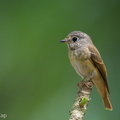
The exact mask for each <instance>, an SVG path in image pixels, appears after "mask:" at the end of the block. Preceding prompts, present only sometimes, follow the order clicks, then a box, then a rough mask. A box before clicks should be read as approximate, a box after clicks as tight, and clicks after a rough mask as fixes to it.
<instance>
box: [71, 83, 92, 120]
mask: <svg viewBox="0 0 120 120" xmlns="http://www.w3.org/2000/svg"><path fill="white" fill-rule="evenodd" d="M77 87H78V93H77V98H76V100H75V102H74V104H73V107H72V111H70V118H69V120H82V119H83V117H84V115H85V112H86V110H87V106H88V103H89V102H90V93H91V91H92V87H93V83H92V82H91V81H81V82H79V83H78V85H77Z"/></svg>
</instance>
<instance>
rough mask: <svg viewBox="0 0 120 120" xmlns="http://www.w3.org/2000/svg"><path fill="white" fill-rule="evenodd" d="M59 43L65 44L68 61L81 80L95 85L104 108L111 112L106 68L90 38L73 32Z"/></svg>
mask: <svg viewBox="0 0 120 120" xmlns="http://www.w3.org/2000/svg"><path fill="white" fill-rule="evenodd" d="M60 42H64V43H67V46H68V54H69V59H70V62H71V64H72V66H73V68H74V69H75V70H76V72H77V73H78V74H79V75H80V76H81V77H82V78H83V80H84V79H87V80H91V81H92V82H93V83H94V84H95V86H96V88H97V90H98V92H99V94H100V95H101V97H102V100H103V102H104V106H105V108H106V109H108V110H112V105H111V103H110V99H109V96H108V95H109V88H108V83H107V71H106V67H105V64H104V63H103V60H102V58H101V55H100V53H99V52H98V50H97V48H96V47H95V46H94V44H93V42H92V40H91V38H90V37H89V36H88V35H87V34H86V33H84V32H81V31H73V32H71V33H70V34H69V35H68V36H67V37H66V38H65V39H64V40H61V41H60Z"/></svg>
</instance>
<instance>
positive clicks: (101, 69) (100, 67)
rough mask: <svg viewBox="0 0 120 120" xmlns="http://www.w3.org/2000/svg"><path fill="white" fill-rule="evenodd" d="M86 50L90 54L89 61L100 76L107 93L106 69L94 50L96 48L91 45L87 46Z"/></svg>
mask: <svg viewBox="0 0 120 120" xmlns="http://www.w3.org/2000/svg"><path fill="white" fill-rule="evenodd" d="M88 49H89V50H90V53H91V55H90V59H91V61H92V63H93V65H94V66H95V67H96V68H97V69H98V71H99V72H100V74H101V76H102V78H103V80H104V82H105V84H106V87H107V90H108V92H109V88H108V83H107V71H106V67H105V65H104V62H103V60H102V58H101V55H100V53H99V52H98V50H97V49H96V47H94V46H93V45H89V46H88Z"/></svg>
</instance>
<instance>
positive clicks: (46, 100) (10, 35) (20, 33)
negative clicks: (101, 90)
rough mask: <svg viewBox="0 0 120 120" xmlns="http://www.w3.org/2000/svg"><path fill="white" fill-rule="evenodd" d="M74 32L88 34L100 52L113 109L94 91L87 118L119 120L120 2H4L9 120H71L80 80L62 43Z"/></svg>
mask: <svg viewBox="0 0 120 120" xmlns="http://www.w3.org/2000/svg"><path fill="white" fill-rule="evenodd" d="M75 30H80V31H83V32H86V33H87V34H89V35H90V36H91V38H92V40H93V42H94V44H95V45H96V47H97V48H98V50H99V51H100V53H101V55H102V57H103V59H104V62H105V64H106V67H107V70H108V83H109V88H110V98H111V102H112V105H113V111H112V112H110V111H106V110H105V109H104V107H103V103H102V100H101V98H100V96H99V94H98V92H97V90H96V88H95V87H94V89H93V91H92V93H91V98H92V101H91V102H90V103H89V106H88V110H87V112H86V115H85V118H84V120H88V119H89V120H93V119H95V120H113V119H114V120H116V119H117V120H118V119H119V118H120V117H119V113H120V103H119V101H120V95H119V92H120V87H119V85H120V80H119V79H120V78H119V74H120V70H119V69H120V68H119V67H120V37H119V36H120V1H119V0H111V1H109V0H50V1H45V0H34V1H33V0H16V1H15V0H1V1H0V113H1V114H7V118H5V119H6V120H56V119H57V120H61V119H62V120H63V119H64V120H68V119H69V111H70V110H71V109H72V105H73V103H74V99H75V98H76V95H77V88H76V85H77V83H78V82H79V81H80V80H81V77H79V76H78V75H77V74H76V72H75V70H74V69H73V68H72V66H71V65H70V63H69V59H68V55H67V46H66V45H65V44H62V43H59V40H61V39H64V38H65V37H66V36H67V35H68V34H69V33H70V32H71V31H75ZM0 119H2V118H0Z"/></svg>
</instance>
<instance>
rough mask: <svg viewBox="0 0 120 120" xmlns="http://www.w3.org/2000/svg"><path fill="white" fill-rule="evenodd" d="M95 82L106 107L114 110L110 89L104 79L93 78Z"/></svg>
mask: <svg viewBox="0 0 120 120" xmlns="http://www.w3.org/2000/svg"><path fill="white" fill-rule="evenodd" d="M93 83H94V84H95V86H96V88H97V90H98V92H99V94H100V95H101V97H102V100H103V103H104V106H105V109H107V110H110V111H112V105H111V102H110V99H109V96H108V90H107V87H106V85H105V82H104V81H103V80H102V79H99V80H93Z"/></svg>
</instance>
